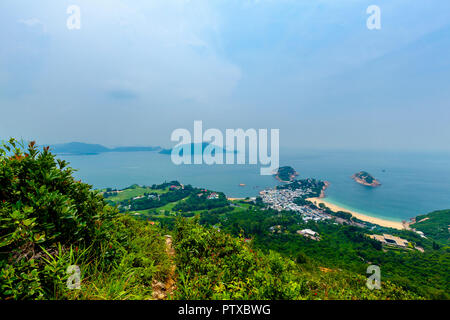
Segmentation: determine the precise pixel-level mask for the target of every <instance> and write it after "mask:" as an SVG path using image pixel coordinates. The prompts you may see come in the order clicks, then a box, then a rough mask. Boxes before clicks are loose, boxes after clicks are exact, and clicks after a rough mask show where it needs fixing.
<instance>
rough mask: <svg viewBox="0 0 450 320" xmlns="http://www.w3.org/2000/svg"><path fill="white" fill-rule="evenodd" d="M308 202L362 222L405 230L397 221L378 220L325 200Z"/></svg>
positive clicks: (319, 199) (313, 199)
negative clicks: (346, 214)
mask: <svg viewBox="0 0 450 320" xmlns="http://www.w3.org/2000/svg"><path fill="white" fill-rule="evenodd" d="M306 200H308V201H311V202H312V203H314V204H315V205H316V206H318V205H319V204H320V203H323V204H324V205H326V206H327V207H328V208H330V209H331V210H332V211H334V212H337V211H344V212H348V213H350V214H351V215H352V216H354V217H355V218H357V219H359V220H362V221H366V222H370V223H373V224H377V225H380V226H382V227H388V228H394V229H398V230H403V229H405V227H404V225H403V223H402V222H397V221H390V220H386V219H382V218H376V217H371V216H368V215H365V214H362V213H359V212H356V211H353V210H349V209H346V208H343V207H340V206H338V205H335V204H333V203H331V202H328V201H326V200H325V199H323V198H308V199H306Z"/></svg>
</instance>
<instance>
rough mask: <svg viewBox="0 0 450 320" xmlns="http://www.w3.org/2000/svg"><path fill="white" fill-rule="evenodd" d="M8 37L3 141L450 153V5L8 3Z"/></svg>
mask: <svg viewBox="0 0 450 320" xmlns="http://www.w3.org/2000/svg"><path fill="white" fill-rule="evenodd" d="M70 5H77V6H79V8H80V10H81V16H80V18H81V20H80V21H81V28H80V29H79V30H77V29H75V30H69V29H68V28H67V19H68V18H69V16H70V15H69V14H68V13H67V8H68V7H69V6H70ZM370 5H377V6H379V8H380V10H381V29H379V30H369V29H368V28H367V26H366V21H367V19H368V18H369V14H367V12H366V10H367V8H368V7H369V6H370ZM0 41H1V42H0V43H1V45H0V111H1V113H0V114H1V116H0V138H3V139H5V138H9V137H16V138H22V139H26V140H37V141H38V143H39V144H54V143H64V142H70V141H79V142H86V143H99V144H103V145H106V146H122V145H148V146H155V145H160V146H163V147H169V146H172V145H173V144H174V142H171V141H170V135H171V133H172V131H173V130H175V129H177V128H186V129H188V130H190V131H191V132H192V131H193V123H194V120H202V121H203V126H204V128H205V129H207V128H218V129H221V130H225V129H227V128H230V129H233V128H243V129H249V128H255V129H264V128H267V129H279V130H280V145H281V146H282V147H289V148H322V149H330V148H332V149H374V150H417V151H428V150H444V151H449V150H450V143H449V141H450V125H449V120H450V2H449V1H447V0H427V1H423V0H370V1H366V0H340V1H336V0H297V1H295V0H203V1H201V0H164V1H163V0H142V1H141V0H69V1H67V0H59V1H54V0H39V1H36V0H27V1H26V0H2V1H1V2H0Z"/></svg>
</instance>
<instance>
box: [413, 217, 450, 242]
mask: <svg viewBox="0 0 450 320" xmlns="http://www.w3.org/2000/svg"><path fill="white" fill-rule="evenodd" d="M415 221H416V222H415V223H414V224H411V225H410V226H411V228H414V229H416V230H419V231H422V232H423V233H424V235H425V236H426V237H429V238H431V239H433V240H435V241H436V242H439V243H441V244H444V245H449V244H450V210H440V211H434V212H431V213H428V214H425V215H420V216H417V217H416V218H415Z"/></svg>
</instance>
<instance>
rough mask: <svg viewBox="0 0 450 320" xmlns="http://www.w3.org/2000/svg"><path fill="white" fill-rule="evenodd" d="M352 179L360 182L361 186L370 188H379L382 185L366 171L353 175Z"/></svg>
mask: <svg viewBox="0 0 450 320" xmlns="http://www.w3.org/2000/svg"><path fill="white" fill-rule="evenodd" d="M352 179H353V180H355V181H356V182H358V183H359V184H362V185H364V186H368V187H378V186H380V185H381V183H380V182H379V181H378V180H376V179H375V178H374V177H373V176H372V175H370V174H369V173H367V172H366V171H360V172H358V173H355V174H354V175H352Z"/></svg>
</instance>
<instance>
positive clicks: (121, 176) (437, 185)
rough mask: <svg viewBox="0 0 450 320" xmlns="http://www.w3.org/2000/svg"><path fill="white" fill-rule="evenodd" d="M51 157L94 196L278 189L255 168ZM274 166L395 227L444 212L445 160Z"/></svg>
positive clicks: (283, 155) (369, 155) (292, 157)
mask: <svg viewBox="0 0 450 320" xmlns="http://www.w3.org/2000/svg"><path fill="white" fill-rule="evenodd" d="M58 157H59V158H63V159H65V160H67V161H69V162H70V163H71V166H72V167H73V168H75V169H76V170H77V171H76V173H75V176H76V177H77V178H78V179H81V180H82V181H84V182H86V183H89V184H91V185H92V186H93V187H94V188H96V189H101V188H106V187H111V188H119V189H121V188H125V187H127V186H130V185H132V184H139V185H152V184H160V183H163V182H165V181H172V180H178V181H180V182H181V183H183V184H191V185H193V186H196V187H204V188H208V189H211V190H215V191H222V192H224V193H225V194H226V195H227V196H228V197H232V198H244V197H255V196H257V195H258V193H259V191H261V190H263V189H267V188H273V187H275V186H276V185H278V184H281V182H279V181H277V180H276V179H275V178H274V177H273V176H262V175H260V166H259V165H248V164H246V165H236V164H235V165H206V164H205V165H175V164H173V163H172V161H171V158H170V155H164V154H159V153H158V152H126V153H125V152H109V153H101V154H97V155H60V156H58ZM280 166H291V167H293V168H294V169H295V170H296V171H297V172H298V173H299V176H298V178H316V179H321V180H326V181H328V182H329V183H330V186H329V187H328V189H327V190H326V200H327V201H329V202H331V203H334V204H335V205H338V206H340V207H343V208H347V209H349V210H353V211H357V212H360V213H362V214H365V215H368V216H372V217H377V218H382V219H387V220H391V221H402V220H409V219H410V218H412V217H415V216H417V215H420V214H425V213H429V212H431V211H434V210H441V209H449V208H450V153H449V152H424V153H418V152H397V151H383V152H379V151H348V150H331V151H330V150H301V151H299V150H286V151H283V150H281V152H280ZM361 170H364V171H367V172H369V173H370V174H371V175H373V176H374V177H375V178H376V179H377V180H378V181H380V182H381V186H380V187H376V188H372V187H367V186H363V185H360V184H358V183H356V182H355V181H354V180H353V179H351V176H352V174H354V173H356V172H359V171H361ZM241 184H244V185H245V186H242V185H241Z"/></svg>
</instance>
